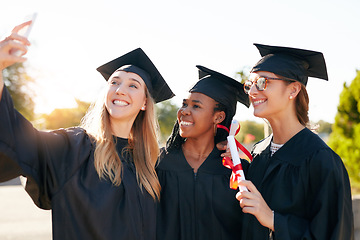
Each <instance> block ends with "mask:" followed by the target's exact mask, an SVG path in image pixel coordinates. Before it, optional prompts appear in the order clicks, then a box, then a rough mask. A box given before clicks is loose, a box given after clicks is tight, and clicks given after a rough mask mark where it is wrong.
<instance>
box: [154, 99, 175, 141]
mask: <svg viewBox="0 0 360 240" xmlns="http://www.w3.org/2000/svg"><path fill="white" fill-rule="evenodd" d="M155 106H156V112H157V115H158V121H159V125H160V143H162V144H163V143H165V142H166V139H167V138H168V137H169V136H170V134H171V131H172V129H173V126H174V124H175V122H176V118H177V110H178V109H179V107H178V106H177V105H175V104H173V103H171V100H167V101H164V102H161V103H158V104H156V105H155Z"/></svg>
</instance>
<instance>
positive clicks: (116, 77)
mask: <svg viewBox="0 0 360 240" xmlns="http://www.w3.org/2000/svg"><path fill="white" fill-rule="evenodd" d="M114 78H115V79H121V77H119V76H113V77H112V79H114ZM129 79H130V80H132V81H134V82H137V83H139V84H140V85H142V84H141V82H140V81H139V80H137V79H135V78H129Z"/></svg>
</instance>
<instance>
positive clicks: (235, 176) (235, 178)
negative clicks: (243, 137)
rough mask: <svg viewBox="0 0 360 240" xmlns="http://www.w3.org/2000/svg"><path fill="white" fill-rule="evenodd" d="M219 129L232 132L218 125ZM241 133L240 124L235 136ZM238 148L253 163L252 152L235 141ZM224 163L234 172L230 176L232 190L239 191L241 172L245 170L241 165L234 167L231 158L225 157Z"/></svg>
mask: <svg viewBox="0 0 360 240" xmlns="http://www.w3.org/2000/svg"><path fill="white" fill-rule="evenodd" d="M217 127H218V128H222V129H225V130H226V131H227V132H230V131H229V129H228V128H227V127H225V126H223V125H217ZM239 131H240V124H239V127H238V129H236V132H235V135H236V134H238V132H239ZM235 143H236V147H237V148H238V150H239V149H240V150H241V151H242V152H243V153H245V155H246V156H247V157H248V158H249V160H250V162H251V161H252V159H253V157H252V156H251V154H250V152H249V151H248V150H247V149H246V148H245V147H244V146H243V145H241V144H240V143H239V141H238V140H236V139H235ZM222 163H223V165H224V166H225V167H227V168H229V169H231V170H232V173H231V176H230V188H232V189H237V188H238V182H239V181H240V178H241V175H240V170H243V168H242V165H241V163H239V164H237V165H235V166H234V163H233V161H232V160H231V159H230V158H229V157H224V158H223V159H222Z"/></svg>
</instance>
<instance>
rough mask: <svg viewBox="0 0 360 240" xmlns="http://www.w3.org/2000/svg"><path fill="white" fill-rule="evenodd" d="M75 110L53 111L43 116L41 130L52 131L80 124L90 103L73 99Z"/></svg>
mask: <svg viewBox="0 0 360 240" xmlns="http://www.w3.org/2000/svg"><path fill="white" fill-rule="evenodd" d="M75 100H76V103H77V107H76V108H63V109H55V110H53V111H52V112H51V113H50V114H43V115H42V116H41V118H42V119H43V122H42V128H45V129H48V130H52V129H58V128H67V127H74V126H78V125H79V124H80V121H81V119H82V118H83V117H84V115H85V114H86V111H87V110H88V108H89V106H90V103H88V102H83V101H80V100H78V99H75Z"/></svg>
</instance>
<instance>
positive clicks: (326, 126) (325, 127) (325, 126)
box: [316, 120, 332, 134]
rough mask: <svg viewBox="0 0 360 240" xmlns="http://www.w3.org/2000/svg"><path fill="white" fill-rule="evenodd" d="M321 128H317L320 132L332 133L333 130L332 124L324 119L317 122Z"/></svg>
mask: <svg viewBox="0 0 360 240" xmlns="http://www.w3.org/2000/svg"><path fill="white" fill-rule="evenodd" d="M316 124H317V125H318V126H319V128H318V129H317V132H318V133H327V134H330V133H331V132H332V124H331V123H329V122H326V121H324V120H320V121H318V122H317V123H316Z"/></svg>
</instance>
